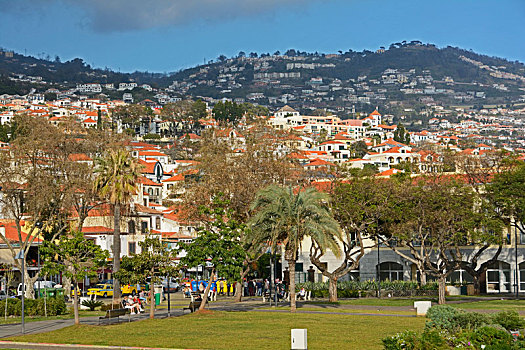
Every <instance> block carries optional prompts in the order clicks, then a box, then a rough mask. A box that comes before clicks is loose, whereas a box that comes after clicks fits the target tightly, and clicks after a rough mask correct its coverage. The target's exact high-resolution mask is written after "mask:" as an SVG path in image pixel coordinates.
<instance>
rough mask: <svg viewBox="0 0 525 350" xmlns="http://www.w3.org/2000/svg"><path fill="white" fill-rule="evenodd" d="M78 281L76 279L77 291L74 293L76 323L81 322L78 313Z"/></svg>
mask: <svg viewBox="0 0 525 350" xmlns="http://www.w3.org/2000/svg"><path fill="white" fill-rule="evenodd" d="M77 290H78V283H77V281H75V293H73V312H74V313H75V324H76V325H78V324H80V317H79V315H78V293H76V291H77Z"/></svg>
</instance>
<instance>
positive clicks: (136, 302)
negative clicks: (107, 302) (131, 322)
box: [133, 296, 144, 314]
mask: <svg viewBox="0 0 525 350" xmlns="http://www.w3.org/2000/svg"><path fill="white" fill-rule="evenodd" d="M133 305H134V306H136V308H137V313H138V314H140V313H141V312H144V308H143V307H142V303H141V302H140V299H139V298H138V297H137V296H135V297H134V298H133Z"/></svg>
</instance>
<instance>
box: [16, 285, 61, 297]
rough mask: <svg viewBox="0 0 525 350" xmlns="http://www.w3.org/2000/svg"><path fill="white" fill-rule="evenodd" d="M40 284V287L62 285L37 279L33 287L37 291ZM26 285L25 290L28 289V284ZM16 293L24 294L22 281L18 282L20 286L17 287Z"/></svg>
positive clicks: (57, 286) (18, 294)
mask: <svg viewBox="0 0 525 350" xmlns="http://www.w3.org/2000/svg"><path fill="white" fill-rule="evenodd" d="M39 285H40V289H44V288H59V287H60V285H58V284H56V282H53V281H36V282H35V283H34V284H33V289H34V290H35V291H37V290H38V288H39ZM24 287H25V290H26V291H27V285H26V286H24ZM16 295H17V296H19V297H21V296H22V283H18V287H17V288H16Z"/></svg>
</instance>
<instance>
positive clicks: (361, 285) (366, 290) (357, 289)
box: [296, 280, 438, 298]
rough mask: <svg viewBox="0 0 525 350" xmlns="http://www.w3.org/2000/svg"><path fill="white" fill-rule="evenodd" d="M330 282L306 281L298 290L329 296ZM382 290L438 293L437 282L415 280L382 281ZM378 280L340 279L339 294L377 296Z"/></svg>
mask: <svg viewBox="0 0 525 350" xmlns="http://www.w3.org/2000/svg"><path fill="white" fill-rule="evenodd" d="M328 285H329V283H328V282H315V283H314V282H306V283H299V284H297V285H296V289H297V291H299V290H300V289H301V288H304V289H306V290H308V291H311V292H312V297H314V298H326V297H328ZM380 285H381V292H382V293H383V294H384V295H387V294H390V296H433V295H436V294H437V290H438V284H437V282H429V283H427V284H426V285H424V286H419V285H418V284H417V282H414V281H381V284H380ZM377 289H378V282H377V281H373V280H367V281H338V282H337V296H338V297H340V298H358V297H367V296H376V293H377Z"/></svg>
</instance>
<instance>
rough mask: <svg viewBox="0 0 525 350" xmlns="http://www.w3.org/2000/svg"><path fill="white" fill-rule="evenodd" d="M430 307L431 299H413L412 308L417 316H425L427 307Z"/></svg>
mask: <svg viewBox="0 0 525 350" xmlns="http://www.w3.org/2000/svg"><path fill="white" fill-rule="evenodd" d="M431 307H432V302H431V301H414V308H415V309H416V314H417V315H418V316H426V315H427V311H428V309H430V308H431Z"/></svg>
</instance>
